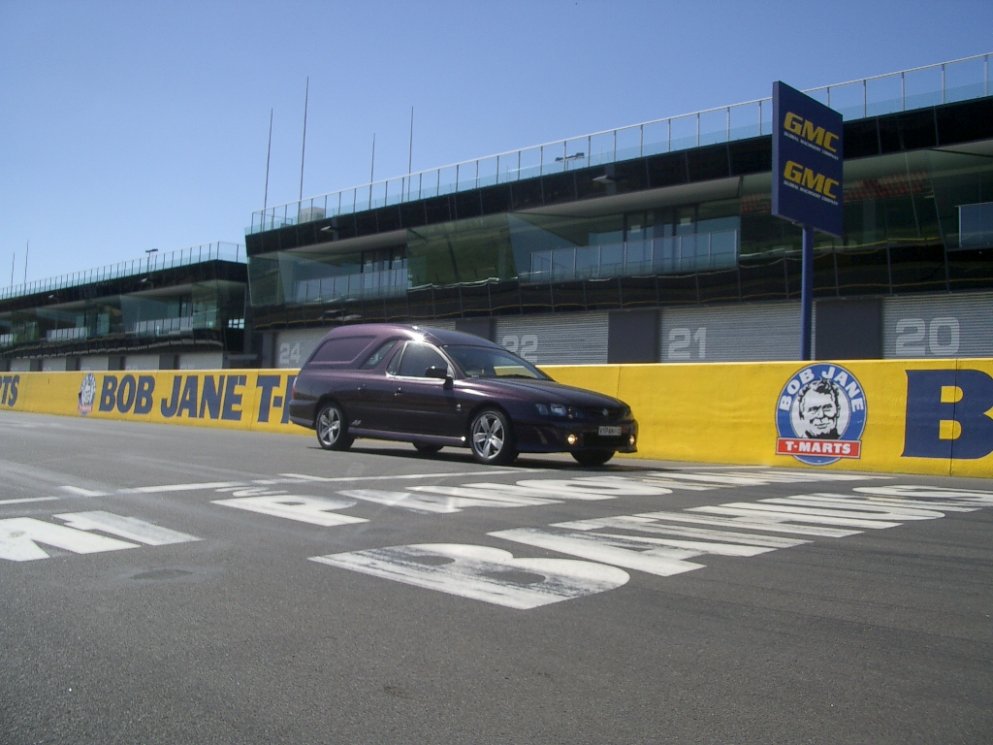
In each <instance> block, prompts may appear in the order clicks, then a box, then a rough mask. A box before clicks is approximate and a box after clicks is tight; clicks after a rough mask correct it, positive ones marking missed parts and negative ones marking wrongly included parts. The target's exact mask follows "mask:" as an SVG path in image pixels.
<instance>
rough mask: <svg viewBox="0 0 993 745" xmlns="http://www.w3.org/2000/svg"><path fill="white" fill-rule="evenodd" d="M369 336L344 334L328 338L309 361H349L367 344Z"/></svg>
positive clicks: (370, 338) (370, 339) (369, 340)
mask: <svg viewBox="0 0 993 745" xmlns="http://www.w3.org/2000/svg"><path fill="white" fill-rule="evenodd" d="M372 340H373V337H371V336H346V337H338V338H334V339H328V340H327V341H325V342H324V343H323V344H321V346H320V347H318V349H317V351H316V352H314V354H313V355H312V356H311V358H310V361H311V362H317V363H329V362H334V363H342V362H351V361H352V360H354V359H355V358H356V356H358V354H359V353H360V352H361V351H362V350H363V349H365V348H366V347H367V346H369V343H370V342H371V341H372Z"/></svg>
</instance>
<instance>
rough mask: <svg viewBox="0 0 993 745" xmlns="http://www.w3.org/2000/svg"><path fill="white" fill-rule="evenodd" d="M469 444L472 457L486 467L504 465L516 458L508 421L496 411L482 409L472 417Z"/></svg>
mask: <svg viewBox="0 0 993 745" xmlns="http://www.w3.org/2000/svg"><path fill="white" fill-rule="evenodd" d="M469 444H470V446H471V447H472V457H473V458H475V459H476V460H477V461H478V462H480V463H483V464H486V465H506V464H507V463H511V462H512V461H513V460H514V458H516V457H517V450H516V449H515V447H514V432H513V429H512V428H511V426H510V421H509V420H508V419H507V416H506V415H505V414H504V413H503V412H502V411H499V410H498V409H483V410H482V411H481V412H479V413H478V414H476V416H475V417H473V419H472V424H471V425H470V427H469Z"/></svg>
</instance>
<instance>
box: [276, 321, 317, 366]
mask: <svg viewBox="0 0 993 745" xmlns="http://www.w3.org/2000/svg"><path fill="white" fill-rule="evenodd" d="M330 328H331V327H330V326H328V327H321V328H316V329H287V330H286V331H278V332H277V333H276V339H275V342H276V343H275V349H274V350H273V357H274V359H273V366H274V367H280V368H290V369H293V368H298V367H300V366H301V365H302V364H303V363H304V362H306V361H307V358H308V357H309V356H310V353H311V352H313V351H314V347H316V346H317V342H319V341H320V340H321V339H322V338H324V335H325V334H326V333H327V332H328V331H329V330H330Z"/></svg>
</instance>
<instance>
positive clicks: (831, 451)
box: [776, 363, 866, 466]
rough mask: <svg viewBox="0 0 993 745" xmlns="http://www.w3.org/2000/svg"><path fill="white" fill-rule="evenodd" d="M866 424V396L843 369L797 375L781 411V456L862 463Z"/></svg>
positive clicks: (782, 397) (820, 367) (812, 369)
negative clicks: (858, 460) (860, 461)
mask: <svg viewBox="0 0 993 745" xmlns="http://www.w3.org/2000/svg"><path fill="white" fill-rule="evenodd" d="M865 423H866V400H865V391H864V390H863V389H862V385H861V383H859V381H858V379H856V377H855V376H854V375H853V374H852V373H851V372H850V371H849V370H846V369H845V368H843V367H841V366H840V365H831V364H826V363H814V364H812V365H809V366H808V367H805V368H802V369H801V370H799V371H798V372H796V373H795V374H794V375H793V376H792V377H791V378H790V380H789V381H788V382H787V383H786V385H785V386H784V387H783V390H782V391H781V392H780V394H779V400H778V404H777V406H776V429H777V430H778V434H779V436H778V438H777V440H776V453H777V454H778V455H789V456H793V457H794V458H796V459H797V460H798V461H800V462H801V463H806V464H808V465H812V466H824V465H829V464H831V463H835V462H836V461H838V460H839V459H841V458H860V457H861V453H862V432H863V431H864V429H865Z"/></svg>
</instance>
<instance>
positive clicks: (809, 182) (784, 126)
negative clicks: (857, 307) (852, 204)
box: [772, 81, 844, 360]
mask: <svg viewBox="0 0 993 745" xmlns="http://www.w3.org/2000/svg"><path fill="white" fill-rule="evenodd" d="M772 116H773V131H772V214H774V215H776V216H777V217H782V218H784V219H786V220H790V221H791V222H794V223H797V224H799V225H802V226H803V276H802V282H803V285H802V293H801V316H800V323H801V335H800V347H801V349H800V358H801V359H803V360H809V359H811V353H812V349H811V332H810V329H811V325H812V318H813V294H814V230H821V231H823V232H825V233H830V234H831V235H836V236H839V237H840V236H841V235H842V233H843V232H844V213H843V201H842V183H843V171H844V158H843V151H844V147H843V144H844V138H843V135H844V127H843V124H842V117H841V114H839V113H838V112H837V111H834V110H833V109H830V108H828V107H827V106H825V105H824V104H822V103H820V102H819V101H816V100H815V99H813V98H811V97H810V96H808V95H806V94H804V93H801V92H800V91H798V90H796V89H795V88H791V87H790V86H788V85H786V84H785V83H783V82H780V81H777V82H775V83H773V85H772Z"/></svg>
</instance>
